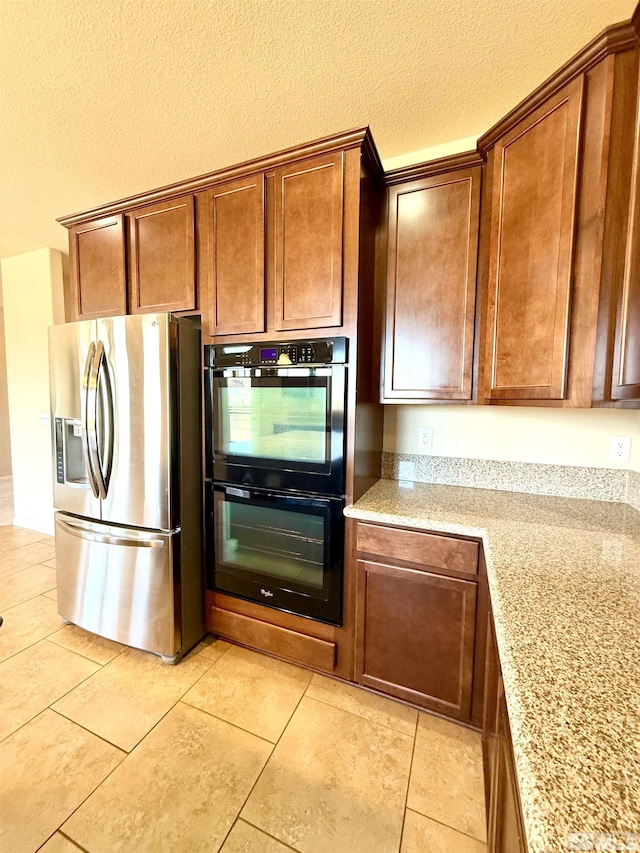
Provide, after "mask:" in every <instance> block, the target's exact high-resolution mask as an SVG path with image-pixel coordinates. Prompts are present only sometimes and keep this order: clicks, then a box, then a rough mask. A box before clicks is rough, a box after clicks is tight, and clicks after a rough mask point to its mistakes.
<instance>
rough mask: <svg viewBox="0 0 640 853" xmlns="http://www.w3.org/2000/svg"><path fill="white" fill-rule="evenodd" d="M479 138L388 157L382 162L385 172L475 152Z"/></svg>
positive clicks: (460, 140) (465, 139)
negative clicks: (453, 155)
mask: <svg viewBox="0 0 640 853" xmlns="http://www.w3.org/2000/svg"><path fill="white" fill-rule="evenodd" d="M478 139H479V137H477V136H467V137H465V138H464V139H456V140H454V141H453V142H445V143H444V144H443V145H434V146H432V147H431V148H422V149H421V150H420V151H411V152H410V153H409V154H400V155H399V156H398V157H390V158H389V159H388V160H383V161H382V166H383V168H384V170H385V172H389V171H391V170H392V169H403V168H404V167H405V166H415V165H416V163H428V162H429V160H439V159H440V157H450V156H451V155H452V154H462V153H465V152H467V151H475V150H476V143H477V142H478Z"/></svg>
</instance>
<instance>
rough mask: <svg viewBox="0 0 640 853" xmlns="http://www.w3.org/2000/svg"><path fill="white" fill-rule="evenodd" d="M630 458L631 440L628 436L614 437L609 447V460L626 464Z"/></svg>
mask: <svg viewBox="0 0 640 853" xmlns="http://www.w3.org/2000/svg"><path fill="white" fill-rule="evenodd" d="M630 458H631V439H630V438H629V436H628V435H614V436H612V438H611V444H610V445H609V459H610V460H611V461H612V462H628V461H629V459H630Z"/></svg>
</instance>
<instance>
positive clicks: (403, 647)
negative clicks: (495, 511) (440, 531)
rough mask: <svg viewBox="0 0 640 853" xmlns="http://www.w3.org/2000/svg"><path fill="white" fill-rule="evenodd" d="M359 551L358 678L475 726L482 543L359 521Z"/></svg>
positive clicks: (357, 590)
mask: <svg viewBox="0 0 640 853" xmlns="http://www.w3.org/2000/svg"><path fill="white" fill-rule="evenodd" d="M357 549H358V561H357V580H356V681H358V682H359V683H360V684H363V685H364V686H366V687H372V688H374V689H376V690H380V691H382V692H384V693H388V694H390V695H392V696H396V697H397V698H399V699H404V700H405V701H407V702H411V703H413V704H415V705H419V706H421V707H423V708H426V709H429V710H432V711H436V712H438V713H440V714H443V715H446V716H448V717H451V718H452V719H456V720H464V721H467V722H468V721H470V719H471V710H472V707H471V706H472V699H473V688H474V661H475V651H476V627H477V616H476V614H477V609H478V587H479V582H478V577H477V572H478V544H477V543H476V542H471V541H468V540H462V539H455V538H453V537H448V536H440V535H436V534H428V533H423V532H422V531H411V530H399V529H395V528H388V527H384V526H382V525H370V524H365V523H361V522H359V523H358V530H357ZM381 552H382V553H381Z"/></svg>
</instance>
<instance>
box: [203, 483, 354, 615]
mask: <svg viewBox="0 0 640 853" xmlns="http://www.w3.org/2000/svg"><path fill="white" fill-rule="evenodd" d="M343 508H344V501H343V499H342V498H326V497H318V496H316V495H299V494H295V495H294V494H286V493H283V492H270V491H267V490H261V489H243V488H238V487H235V486H229V485H223V484H219V483H213V484H211V486H210V493H209V508H208V513H207V514H208V527H209V530H208V537H207V538H208V543H209V544H208V555H207V564H208V581H209V586H211V587H213V588H214V589H217V590H220V592H225V593H229V594H231V595H236V596H239V597H241V598H245V599H248V600H249V601H255V602H259V603H260V604H265V605H267V606H268V607H275V608H277V609H278V610H285V611H287V612H288V613H295V614H297V615H300V616H306V617H308V618H310V619H317V620H320V621H322V622H329V623H331V624H332V625H340V624H341V616H342V563H343V550H344V517H343V514H342V510H343ZM212 543H213V547H211V546H212Z"/></svg>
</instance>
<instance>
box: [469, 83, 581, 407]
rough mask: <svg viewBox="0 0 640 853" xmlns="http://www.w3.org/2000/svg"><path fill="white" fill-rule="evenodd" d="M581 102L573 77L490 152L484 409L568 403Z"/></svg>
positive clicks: (512, 129)
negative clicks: (506, 403)
mask: <svg viewBox="0 0 640 853" xmlns="http://www.w3.org/2000/svg"><path fill="white" fill-rule="evenodd" d="M582 101H583V78H582V77H578V78H576V79H574V80H573V81H572V82H571V83H569V84H568V85H567V86H565V87H564V88H562V89H561V90H560V91H559V92H557V93H556V94H555V95H554V96H552V97H551V98H549V99H548V100H547V101H546V102H544V103H543V104H542V105H541V106H539V107H538V108H537V109H535V110H534V111H533V112H532V113H530V114H529V115H527V116H526V117H525V118H524V119H522V121H520V122H519V123H518V124H516V125H515V126H514V127H512V128H511V129H509V130H508V132H506V133H505V134H504V135H503V136H502V137H501V138H499V139H498V140H497V141H496V143H495V146H494V149H493V191H492V200H491V238H490V264H489V286H488V321H487V329H486V347H487V363H486V367H485V369H486V380H487V388H486V390H485V397H486V398H488V399H489V400H562V399H564V398H565V396H566V391H567V372H568V355H569V335H570V317H571V303H572V284H573V258H574V245H575V236H576V235H575V224H576V212H577V208H576V206H577V192H578V167H579V153H580V141H581V129H582V123H581V115H582Z"/></svg>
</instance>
